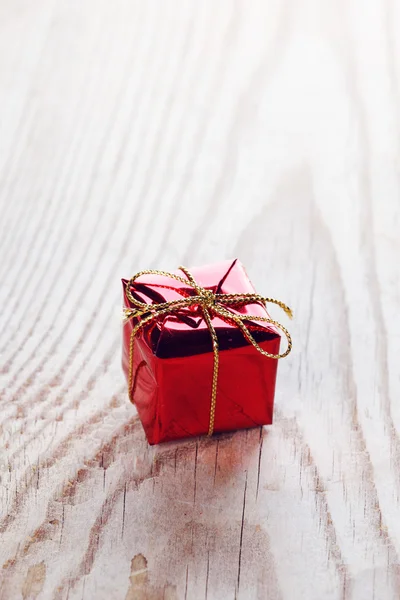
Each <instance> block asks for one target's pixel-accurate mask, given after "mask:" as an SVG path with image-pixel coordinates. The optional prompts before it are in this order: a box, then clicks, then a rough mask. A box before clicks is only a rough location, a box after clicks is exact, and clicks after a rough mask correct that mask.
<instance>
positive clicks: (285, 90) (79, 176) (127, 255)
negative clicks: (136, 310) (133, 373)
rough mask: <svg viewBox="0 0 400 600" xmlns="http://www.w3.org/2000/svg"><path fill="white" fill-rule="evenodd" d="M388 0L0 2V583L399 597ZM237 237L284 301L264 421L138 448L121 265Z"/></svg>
mask: <svg viewBox="0 0 400 600" xmlns="http://www.w3.org/2000/svg"><path fill="white" fill-rule="evenodd" d="M399 24H400V3H399V2H398V0H346V1H345V0H325V1H324V2H321V0H299V1H297V2H295V1H294V0H292V1H291V2H290V1H285V0H283V1H282V0H279V1H278V0H268V1H264V0H263V1H261V0H260V2H257V1H256V0H250V1H249V2H247V1H245V0H238V1H233V0H232V1H228V0H227V1H221V2H212V1H211V0H202V1H200V2H196V1H195V0H186V1H183V0H182V1H181V0H175V1H174V2H161V0H148V1H145V2H144V1H142V2H134V1H133V0H113V1H112V2H108V1H106V0H82V1H80V0H36V1H35V2H30V1H28V0H16V1H13V2H7V1H6V0H3V2H0V181H1V184H0V185H1V222H0V226H1V238H0V246H1V250H0V259H1V260H0V271H1V275H0V277H1V279H0V281H1V287H0V311H1V321H0V323H1V327H0V334H1V339H0V351H1V375H0V384H1V397H0V406H1V413H0V417H1V425H0V427H1V429H0V432H1V434H0V435H1V447H0V475H1V491H0V511H1V514H0V535H1V544H0V565H2V570H1V572H0V582H1V584H0V589H1V591H0V598H1V600H14V599H20V598H22V599H23V600H28V599H36V598H37V599H38V600H40V599H50V598H54V599H56V600H66V599H67V598H68V599H69V600H73V599H74V600H75V599H79V600H81V599H96V600H102V599H105V600H114V599H115V600H120V599H121V600H132V599H139V600H140V599H143V598H148V599H151V600H155V599H161V598H165V599H167V600H172V599H179V600H180V599H185V598H187V599H189V600H191V599H194V600H197V599H203V598H208V599H209V600H210V599H217V600H220V599H223V600H224V599H231V598H232V599H233V598H240V599H267V600H302V599H306V600H342V599H346V600H347V599H353V600H370V599H371V600H372V599H375V600H391V599H397V598H400V562H399V555H400V510H399V497H400V475H399V473H400V402H399V393H400V378H399V351H400V318H399V307H400V306H399V305H400V286H399V283H400V270H399V250H400V240H399V228H400V181H399V157H400V152H399V149H400V138H399V116H400V112H399V100H400V87H399V86H400V83H399V82H400V41H399V36H398V31H399ZM235 256H238V257H240V259H241V260H242V261H243V262H244V264H245V265H246V266H247V269H248V272H249V274H250V276H251V278H252V280H253V282H254V283H255V285H256V287H257V289H258V290H259V291H260V292H262V293H264V294H266V295H270V296H276V297H278V298H281V299H282V300H283V301H285V302H287V303H288V304H289V305H291V306H292V307H293V308H294V310H295V314H296V319H295V321H294V322H293V323H292V324H291V331H292V332H293V337H294V344H295V346H294V352H293V354H292V355H291V356H290V357H289V358H288V359H286V360H285V361H282V362H281V364H280V367H279V378H278V386H277V396H276V420H275V424H274V425H273V426H272V427H268V428H264V429H261V430H260V429H255V430H249V431H247V432H246V431H244V432H237V433H234V434H232V435H225V436H223V437H215V438H214V439H211V440H210V439H206V438H202V439H194V440H191V441H187V442H181V443H174V444H166V445H161V446H159V447H152V448H150V447H148V445H147V443H146V441H145V437H144V434H143V431H142V428H141V426H140V423H139V422H138V421H137V418H136V415H135V409H134V408H133V407H132V406H131V405H130V404H129V402H128V400H127V394H126V386H125V382H124V379H123V377H122V372H121V367H120V323H119V316H120V308H119V307H120V299H121V295H120V292H121V290H120V277H123V276H125V277H127V276H130V275H132V274H133V273H134V272H135V271H137V270H138V269H140V268H151V267H154V268H157V267H158V268H166V269H174V268H175V267H176V266H177V265H178V264H180V263H183V264H186V265H188V266H190V265H194V264H202V263H207V262H212V261H215V260H220V259H223V258H230V257H235ZM274 314H276V315H277V316H278V314H279V313H275V312H274ZM279 316H280V315H279Z"/></svg>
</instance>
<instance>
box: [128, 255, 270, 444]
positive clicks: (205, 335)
mask: <svg viewBox="0 0 400 600" xmlns="http://www.w3.org/2000/svg"><path fill="white" fill-rule="evenodd" d="M190 271H191V273H192V274H193V276H194V278H195V280H196V282H197V283H198V284H199V285H201V286H202V287H204V288H206V289H209V290H212V291H213V292H214V293H222V294H224V293H225V294H235V293H254V288H253V286H252V284H251V282H250V281H249V279H248V277H247V275H246V272H245V270H244V268H243V265H242V264H241V263H240V262H239V261H238V260H234V261H225V262H221V263H218V264H214V265H208V266H204V267H198V268H193V269H190ZM176 273H177V274H179V275H183V274H182V273H181V272H180V271H176ZM122 283H123V289H124V306H125V307H132V305H131V303H130V302H129V300H128V298H127V296H126V292H125V290H126V285H127V283H128V282H127V280H122ZM173 288H175V289H173ZM176 288H179V289H182V288H183V290H184V293H185V294H186V295H195V293H196V292H195V290H193V289H192V288H190V287H189V286H188V287H185V284H183V283H181V282H179V281H175V280H171V279H168V278H167V277H163V276H158V275H143V276H142V277H140V278H139V279H138V280H136V281H135V282H134V284H133V286H132V287H131V292H132V294H133V295H134V297H135V298H137V299H138V300H140V301H142V302H143V301H144V302H148V303H159V302H168V301H171V300H176V299H178V298H179V297H180V295H179V293H178V292H177V291H176ZM236 312H238V313H240V314H242V315H243V314H249V315H255V316H262V317H268V316H269V315H268V313H267V311H266V310H265V308H264V307H263V306H262V305H261V304H248V305H246V306H243V307H240V308H238V309H237V310H236ZM212 324H213V325H214V327H215V330H216V333H217V336H218V343H219V349H220V352H219V377H218V392H217V401H216V411H215V424H214V431H215V432H219V431H231V430H235V429H246V428H250V427H255V426H259V425H267V424H270V423H272V415H273V404H274V393H275V380H276V371H277V362H278V361H277V360H276V359H272V358H266V357H265V356H263V355H262V354H261V353H259V352H258V351H257V350H256V348H254V346H252V345H251V344H249V342H248V341H247V340H246V339H245V338H244V336H243V334H242V332H241V331H240V329H239V328H237V327H234V326H233V325H230V324H228V323H226V322H225V321H223V320H222V319H220V318H219V317H213V319H212ZM246 324H247V325H248V326H249V328H250V330H251V333H252V335H253V336H254V338H255V339H256V341H257V342H258V343H259V345H260V346H261V348H263V349H264V350H266V351H267V352H269V353H271V354H279V346H280V334H279V332H278V330H277V329H276V328H275V327H274V326H273V325H271V324H270V323H266V324H264V323H262V322H254V321H248V322H247V323H246ZM134 326H135V320H134V319H131V320H129V321H127V322H126V323H125V324H124V326H123V353H122V366H123V369H124V372H125V375H126V378H127V380H128V379H129V343H130V335H131V332H132V329H133V327H134ZM213 360H214V358H213V351H212V340H211V335H210V331H209V329H208V327H207V324H206V323H205V321H204V318H203V317H202V314H201V311H200V309H199V307H191V308H185V309H183V310H182V311H181V313H178V314H176V313H175V314H174V315H169V316H162V317H159V318H158V319H157V320H156V322H155V323H153V324H151V325H149V326H145V327H144V328H143V330H141V331H140V332H139V333H138V335H137V336H136V341H135V348H134V356H133V387H134V402H135V405H136V407H137V411H138V414H139V418H140V420H141V422H142V424H143V427H144V430H145V433H146V436H147V439H148V441H149V443H150V444H158V443H159V442H166V441H168V440H174V439H178V438H186V437H192V436H197V435H201V434H206V433H207V432H208V428H209V422H210V402H211V386H212V374H213Z"/></svg>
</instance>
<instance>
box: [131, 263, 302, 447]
mask: <svg viewBox="0 0 400 600" xmlns="http://www.w3.org/2000/svg"><path fill="white" fill-rule="evenodd" d="M179 270H180V271H182V272H183V273H184V274H185V275H186V278H187V279H185V278H184V277H180V276H179V275H175V273H168V272H166V271H157V270H148V271H140V273H136V275H134V276H133V277H132V278H131V279H130V280H129V281H128V283H127V284H126V295H127V297H128V299H129V301H130V302H131V303H132V304H133V305H134V306H135V308H125V309H124V318H125V322H127V321H129V320H131V319H134V318H136V319H139V321H138V322H137V324H136V325H135V326H134V328H133V329H132V333H131V338H130V345H129V377H128V386H129V398H130V401H131V402H132V404H134V400H133V392H134V389H133V352H134V343H135V337H136V334H137V333H138V331H139V330H140V329H142V328H143V327H144V326H145V325H147V324H148V323H149V322H151V321H153V320H155V319H158V317H161V316H163V315H170V314H172V313H174V312H177V311H179V310H182V309H183V308H188V307H191V306H199V307H201V311H202V314H203V316H204V320H205V322H206V323H207V327H208V329H209V331H210V334H211V339H212V345H213V353H214V368H213V380H212V392H211V408H210V422H209V428H208V435H212V434H213V431H214V421H215V406H216V402H217V385H218V368H219V347H218V338H217V333H216V331H215V328H214V325H213V324H212V321H211V320H212V316H215V315H217V316H219V317H221V319H223V320H224V321H226V322H228V323H230V324H232V323H234V324H235V325H237V327H239V329H241V331H242V333H243V335H244V337H245V338H246V339H247V341H248V342H249V343H250V344H252V345H253V346H254V348H255V349H256V350H257V351H258V352H260V353H261V354H262V355H263V356H266V357H267V358H275V359H279V358H285V356H287V355H288V354H289V352H290V351H291V349H292V338H291V336H290V333H289V332H288V330H287V329H286V328H285V327H284V326H283V325H281V324H280V323H278V322H277V321H274V320H273V319H270V318H269V317H258V316H256V315H254V316H253V315H239V314H237V313H234V312H232V311H231V310H230V308H232V307H235V306H244V305H246V304H253V303H259V304H262V305H263V306H265V305H266V303H267V302H270V303H273V304H277V305H278V306H280V308H282V310H284V311H285V313H286V314H287V315H288V316H289V317H290V318H292V317H293V313H292V310H291V309H290V308H289V307H288V306H286V304H284V303H283V302H281V301H280V300H275V299H274V298H264V297H263V296H259V295H258V294H215V293H214V292H212V291H211V290H207V289H205V288H203V287H201V286H200V285H199V284H198V283H196V281H195V279H194V277H193V275H192V274H191V273H190V272H189V271H188V269H186V268H185V267H179ZM142 275H161V276H163V277H168V278H170V279H175V280H176V281H180V282H182V283H184V284H186V285H189V286H190V287H191V288H193V289H194V290H195V291H196V295H195V296H188V297H184V298H180V299H178V300H171V301H169V302H161V303H158V304H147V302H140V301H139V300H137V299H136V298H135V297H134V296H133V294H132V292H131V289H130V288H131V286H132V285H133V283H134V282H135V281H136V279H138V278H139V277H141V276H142ZM174 289H175V290H176V292H177V293H182V291H181V289H180V288H174ZM243 321H263V322H264V323H271V325H275V327H277V328H278V329H280V330H281V331H282V332H283V333H284V334H285V336H286V339H287V343H288V346H287V349H286V351H285V352H284V353H283V354H270V353H269V352H266V351H265V350H263V349H262V348H261V347H260V346H259V345H258V344H257V342H256V340H255V339H254V337H253V336H252V335H251V333H250V330H249V329H248V327H247V326H246V325H245V324H244V322H243Z"/></svg>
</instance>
